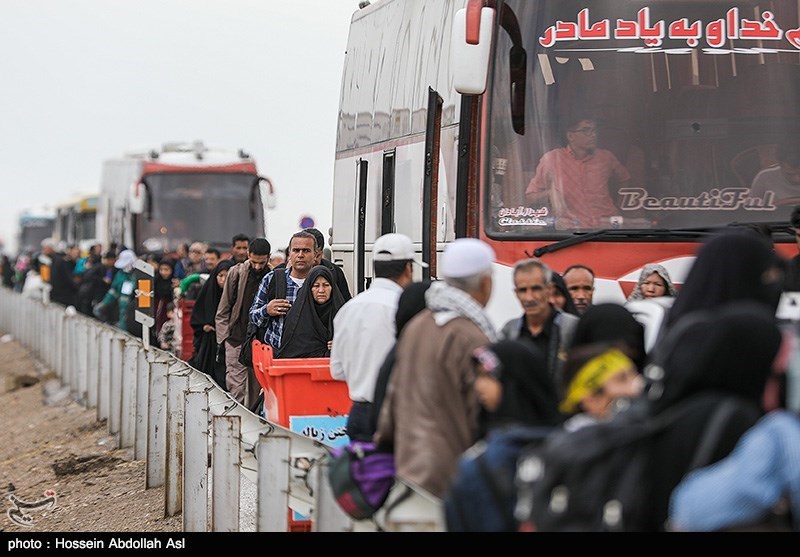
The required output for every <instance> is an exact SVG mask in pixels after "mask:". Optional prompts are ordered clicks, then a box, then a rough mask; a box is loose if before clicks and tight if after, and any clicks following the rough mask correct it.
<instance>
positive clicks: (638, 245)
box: [331, 0, 800, 322]
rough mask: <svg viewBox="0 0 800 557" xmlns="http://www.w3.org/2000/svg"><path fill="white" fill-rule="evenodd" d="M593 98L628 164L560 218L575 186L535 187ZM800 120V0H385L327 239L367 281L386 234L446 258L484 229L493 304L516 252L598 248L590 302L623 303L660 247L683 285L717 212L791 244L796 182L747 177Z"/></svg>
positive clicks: (591, 257) (369, 19)
mask: <svg viewBox="0 0 800 557" xmlns="http://www.w3.org/2000/svg"><path fill="white" fill-rule="evenodd" d="M579 113H581V114H586V115H589V118H590V119H591V120H593V121H594V122H595V123H596V130H597V135H596V137H597V145H598V146H599V147H600V148H603V149H606V150H609V151H611V152H612V153H613V154H614V155H615V157H616V158H617V159H618V160H619V161H620V162H621V163H622V164H623V165H624V166H625V167H626V168H627V170H628V171H629V173H630V175H631V178H630V181H629V182H628V183H627V184H625V185H624V186H616V185H614V184H610V185H609V188H608V189H609V191H608V193H609V196H610V197H611V199H612V200H613V203H614V204H615V211H614V212H615V213H616V214H613V215H607V216H604V217H603V221H602V223H601V224H600V225H596V224H595V225H591V226H588V225H585V224H584V225H581V223H579V222H578V223H571V224H570V223H569V222H567V221H565V219H563V218H561V216H560V215H559V211H562V210H564V201H563V199H555V198H553V196H551V198H550V199H545V200H543V201H541V202H538V203H535V204H531V203H528V202H527V201H526V190H527V189H528V187H529V184H531V181H532V179H533V178H534V176H535V174H536V170H537V167H538V166H539V162H540V160H541V159H542V156H543V155H544V154H545V153H547V152H549V151H551V150H554V149H558V148H563V147H564V139H565V137H566V136H567V132H570V133H573V134H574V133H577V132H576V130H574V129H568V122H569V121H570V120H571V119H572V118H573V117H574V116H576V115H577V114H579ZM580 131H582V130H580ZM592 132H594V129H593V130H592ZM798 134H800V14H799V13H798V3H797V2H756V1H720V0H695V1H692V2H687V1H679V0H653V1H649V2H644V1H638V0H593V1H592V2H585V1H578V0H505V1H504V0H496V1H487V0H454V1H445V0H433V1H431V0H378V1H375V2H372V3H371V4H369V5H365V6H364V7H362V8H361V9H359V10H358V11H357V12H356V13H355V14H354V15H353V17H352V22H351V26H350V34H349V39H348V44H347V52H346V55H345V62H344V71H343V77H342V86H341V98H340V109H339V118H338V129H337V142H336V162H335V171H334V184H333V219H332V221H333V226H332V229H331V247H332V250H333V254H334V255H333V257H334V259H335V260H336V261H337V262H338V263H339V264H341V265H342V266H343V267H344V269H345V271H346V274H347V277H348V280H349V281H350V284H351V285H354V289H355V290H356V291H361V290H363V289H364V288H365V287H366V286H367V284H368V282H369V280H370V275H371V261H370V250H371V248H372V244H373V242H374V240H375V238H377V237H378V236H380V235H381V234H383V233H386V232H401V233H404V234H407V235H408V236H410V237H411V238H412V240H413V241H414V242H415V244H416V246H417V249H418V251H419V253H420V254H421V257H422V258H423V259H424V260H425V261H427V262H428V263H430V264H431V267H430V270H429V271H428V272H429V273H430V275H431V276H434V277H435V276H436V255H437V252H441V250H443V249H444V246H445V245H446V243H447V242H449V241H452V240H453V239H454V238H456V237H462V236H469V237H478V238H481V239H484V240H486V241H487V242H489V243H490V244H491V245H492V247H493V248H494V250H495V252H496V254H497V260H498V264H497V266H496V269H495V271H496V276H495V278H496V281H495V289H494V295H493V297H492V300H491V301H490V303H489V306H488V310H489V313H490V314H491V315H492V316H493V318H495V320H496V321H497V322H502V321H503V320H505V319H508V318H509V317H510V316H513V315H514V314H518V312H519V305H518V303H517V301H516V299H515V297H514V296H513V293H512V279H511V267H512V266H513V264H514V263H515V262H516V261H518V260H519V259H521V258H525V257H531V256H536V257H539V258H541V260H542V261H544V262H545V263H547V264H548V265H549V266H550V267H552V268H553V269H554V270H555V271H558V272H563V271H564V270H565V269H566V268H567V267H568V266H569V265H571V264H575V263H581V264H585V265H588V266H589V267H590V268H592V269H593V270H594V272H595V276H596V280H595V286H596V293H595V302H599V301H619V302H622V301H624V300H625V297H626V296H627V294H629V293H630V291H631V290H632V289H633V287H634V286H635V284H636V281H637V279H638V276H639V272H640V270H641V268H642V266H643V265H644V264H646V263H651V262H656V263H661V264H663V265H664V266H666V267H667V269H668V270H669V271H670V274H671V275H672V278H673V279H674V281H675V282H676V283H678V284H680V283H681V282H682V280H683V279H684V278H685V275H686V272H687V271H688V269H689V267H690V265H691V262H692V261H693V258H694V255H695V251H696V248H697V246H698V242H700V241H702V240H703V238H705V237H707V235H708V234H709V233H710V232H712V231H713V230H714V229H716V228H718V227H720V226H726V225H738V226H758V227H760V228H762V229H763V230H766V231H769V232H770V233H771V234H772V238H773V240H774V242H775V245H776V249H777V250H778V251H779V252H780V253H781V254H783V255H785V256H792V255H794V254H796V247H795V244H794V235H793V234H792V233H791V232H792V231H791V230H790V229H789V227H788V224H789V215H790V213H791V210H792V208H793V206H794V205H795V204H796V203H800V197H794V196H793V195H785V194H784V195H781V194H780V192H779V191H778V190H770V189H768V190H766V191H762V192H760V193H758V194H756V193H755V190H754V193H753V195H750V191H751V184H752V182H753V180H754V178H755V176H756V175H757V174H758V173H759V172H761V171H766V170H769V171H772V172H777V170H776V169H778V168H782V167H781V165H780V164H779V163H780V161H779V160H778V158H779V155H780V153H781V152H782V151H781V149H783V150H784V151H789V156H793V155H794V154H795V152H796V151H797V145H798V141H797V137H800V135H798ZM787 138H788V140H789V141H788V143H787V141H786V140H787ZM780 145H783V147H779V146H780ZM793 149H794V151H792V150H793ZM798 156H800V155H798ZM794 162H795V163H796V165H797V166H800V161H794ZM798 191H799V192H800V187H799V188H798ZM567 209H569V206H568V204H567Z"/></svg>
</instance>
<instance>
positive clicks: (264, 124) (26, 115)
mask: <svg viewBox="0 0 800 557" xmlns="http://www.w3.org/2000/svg"><path fill="white" fill-rule="evenodd" d="M357 9H358V0H291V1H278V0H215V1H212V0H136V1H130V0H127V1H123V0H67V1H65V0H0V52H1V53H2V55H1V56H0V184H1V185H0V192H2V200H0V241H2V242H4V243H5V244H6V248H7V250H8V251H11V249H10V248H11V247H12V246H13V247H15V246H14V243H15V242H14V236H15V234H16V225H17V219H18V217H19V215H20V213H21V212H22V211H23V210H25V209H30V208H36V207H40V206H42V205H46V204H49V205H51V206H52V205H55V204H56V203H58V202H59V201H63V200H65V199H68V198H70V197H72V196H74V195H75V194H77V193H84V192H85V193H93V192H97V191H99V187H100V184H99V182H100V172H101V166H102V161H103V160H104V159H107V158H112V157H116V156H119V155H121V154H123V153H124V152H127V151H131V150H141V149H150V148H154V147H158V146H160V145H161V144H163V143H166V142H172V141H187V142H191V141H194V140H202V141H204V142H205V143H206V145H208V146H211V147H218V148H225V149H234V150H235V149H239V148H242V149H244V150H245V151H248V152H249V153H251V155H252V156H253V158H254V159H255V161H256V164H257V166H258V167H259V170H260V172H261V174H263V175H265V176H268V177H269V178H270V179H271V180H272V181H273V183H274V185H275V188H276V191H277V198H278V204H277V207H276V208H275V209H274V210H272V211H269V212H268V215H267V217H268V219H269V223H268V237H269V239H270V241H271V242H272V244H273V246H275V247H277V246H281V245H284V244H285V243H286V241H287V240H288V238H289V236H290V235H291V234H292V233H293V232H295V231H296V230H298V229H299V222H300V218H301V216H303V215H310V216H312V217H313V218H314V219H315V221H316V225H317V228H319V229H320V230H322V231H323V232H325V233H326V234H327V229H328V227H329V226H330V224H331V222H330V221H331V184H332V181H333V162H334V150H335V137H336V118H337V111H338V102H339V89H340V80H341V72H342V63H343V60H344V51H345V47H346V42H347V31H348V26H349V23H350V18H351V16H352V14H353V12H355V11H356V10H357ZM13 253H16V252H15V251H14V252H13Z"/></svg>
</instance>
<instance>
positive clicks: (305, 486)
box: [0, 288, 445, 532]
mask: <svg viewBox="0 0 800 557" xmlns="http://www.w3.org/2000/svg"><path fill="white" fill-rule="evenodd" d="M0 330H3V331H5V332H7V333H11V334H12V335H14V336H15V337H16V340H17V341H18V342H19V343H20V344H22V345H23V346H25V347H27V348H28V349H29V350H30V351H31V353H32V354H33V355H34V356H35V357H36V358H37V359H39V360H40V361H42V362H43V363H44V364H45V366H46V367H48V368H49V369H51V370H53V371H54V372H55V373H56V375H57V377H58V378H59V380H60V382H61V384H62V385H63V386H69V389H70V392H71V395H72V397H73V399H74V400H75V401H77V402H78V403H79V404H81V405H83V406H84V407H86V408H87V409H95V410H96V412H97V419H98V420H106V424H107V428H108V434H109V435H110V436H113V438H114V439H116V442H117V446H118V447H119V448H131V449H132V451H133V458H134V459H136V460H144V461H145V463H146V466H145V483H146V487H147V488H159V487H163V488H164V513H165V516H175V515H177V514H178V513H182V519H183V530H184V531H186V532H206V531H214V532H237V531H245V530H255V531H263V532H287V531H289V512H288V510H289V509H292V510H293V511H296V512H298V513H300V514H301V515H303V516H305V517H308V518H309V520H310V521H311V529H312V531H318V532H340V531H444V530H445V528H444V515H443V509H442V504H441V501H440V500H439V499H436V498H435V497H432V496H430V495H428V494H425V493H423V492H421V491H419V490H415V489H413V488H412V487H410V486H408V485H406V484H404V483H403V482H401V481H397V482H396V484H395V487H394V488H393V489H392V493H391V494H390V495H389V499H388V500H387V502H386V504H385V505H384V508H383V509H381V510H380V511H379V512H378V513H377V514H376V515H375V517H373V519H371V520H361V521H353V520H351V519H350V517H349V516H347V515H346V514H345V513H344V512H343V511H342V510H341V509H340V508H339V506H338V505H337V503H336V501H335V500H334V498H333V495H332V493H331V491H330V487H329V485H328V480H327V477H328V475H327V466H328V458H329V455H330V450H331V448H330V447H329V446H327V445H324V444H322V443H320V442H319V441H317V440H315V439H311V438H309V437H305V436H303V435H301V434H300V433H297V432H294V431H291V430H289V429H286V428H284V427H281V426H280V425H277V424H274V423H270V422H268V421H267V420H265V419H263V418H261V417H259V416H257V415H255V414H253V413H252V412H250V411H249V410H247V409H246V408H244V407H243V406H242V405H240V404H239V403H237V402H236V401H235V400H234V399H233V398H231V397H230V395H229V394H228V393H227V392H225V391H224V390H222V389H220V388H219V386H218V385H217V384H216V383H215V382H214V381H213V380H212V379H211V378H210V377H209V376H208V375H206V374H205V373H202V372H200V371H198V370H196V369H194V368H193V367H191V366H190V365H189V364H187V363H186V362H184V361H182V360H179V359H178V358H177V357H175V356H174V355H173V354H171V353H169V352H165V351H162V350H159V349H156V348H153V347H149V348H146V347H145V346H144V344H143V343H142V341H141V339H138V338H136V337H133V336H132V335H130V334H127V333H125V332H123V331H120V330H119V329H117V328H115V327H112V326H110V325H106V324H103V323H100V322H98V321H97V320H95V319H92V318H89V317H86V316H84V315H81V314H78V313H76V312H75V311H74V308H64V306H61V305H59V304H55V303H44V302H42V301H39V300H35V299H31V298H27V297H23V296H22V295H20V294H19V293H16V292H13V291H12V290H9V289H6V288H0ZM248 505H249V507H248ZM245 507H248V508H252V512H250V511H249V510H247V509H245ZM248 513H249V514H248ZM251 515H252V516H251Z"/></svg>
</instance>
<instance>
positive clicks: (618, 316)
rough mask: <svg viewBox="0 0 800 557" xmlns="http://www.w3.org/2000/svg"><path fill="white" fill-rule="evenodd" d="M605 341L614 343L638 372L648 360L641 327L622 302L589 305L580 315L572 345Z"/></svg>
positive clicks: (573, 346) (572, 346)
mask: <svg viewBox="0 0 800 557" xmlns="http://www.w3.org/2000/svg"><path fill="white" fill-rule="evenodd" d="M597 342H606V343H611V344H614V345H616V346H617V347H618V348H620V349H621V350H622V352H623V353H624V354H625V355H626V356H628V357H629V358H630V359H631V360H633V363H634V364H636V367H637V369H638V370H639V371H640V372H641V371H642V370H643V369H644V366H645V363H646V361H647V353H646V351H645V343H644V327H643V326H642V324H641V323H639V322H638V321H637V320H636V318H635V317H634V316H633V314H632V313H631V312H630V311H628V310H627V309H625V306H621V305H619V304H613V303H605V304H596V305H593V306H590V307H589V309H587V310H586V313H584V314H583V315H581V318H580V320H579V321H578V324H577V326H576V327H575V334H574V336H573V337H572V345H571V348H570V351H572V348H575V347H578V346H583V345H588V344H595V343H597Z"/></svg>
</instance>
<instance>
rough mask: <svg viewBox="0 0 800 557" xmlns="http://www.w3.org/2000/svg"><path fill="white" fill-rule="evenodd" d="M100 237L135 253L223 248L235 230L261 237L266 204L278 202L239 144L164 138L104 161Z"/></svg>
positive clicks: (267, 205) (235, 232)
mask: <svg viewBox="0 0 800 557" xmlns="http://www.w3.org/2000/svg"><path fill="white" fill-rule="evenodd" d="M102 174H103V175H102V180H101V185H100V194H99V199H98V202H97V239H98V241H99V242H101V243H102V244H103V246H104V249H108V247H109V245H110V244H111V243H116V244H117V245H125V246H127V247H129V248H131V249H133V250H135V251H136V252H137V253H145V252H162V253H170V252H172V251H174V250H175V249H176V248H177V247H178V245H179V244H184V243H185V244H189V243H191V242H194V241H202V242H206V243H207V244H208V245H209V246H210V247H214V248H217V249H219V250H220V251H222V252H224V251H226V250H228V249H229V248H230V244H231V238H232V237H233V236H234V235H235V234H238V233H240V232H241V233H243V234H247V235H248V236H250V237H256V236H266V232H267V229H266V224H267V223H266V220H265V216H266V215H265V208H274V207H275V192H274V189H273V186H272V182H271V181H270V180H269V179H268V178H265V177H263V176H261V175H259V173H258V171H257V169H256V163H255V161H254V160H253V159H252V157H251V156H250V155H249V154H248V153H246V152H245V151H243V150H241V149H240V150H238V151H232V150H225V149H213V148H210V147H207V146H205V145H204V144H203V142H202V141H195V142H193V143H166V144H164V145H163V147H161V148H159V149H152V150H149V151H141V152H132V153H127V154H125V155H123V156H122V157H118V158H113V159H107V160H105V161H103V173H102Z"/></svg>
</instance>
